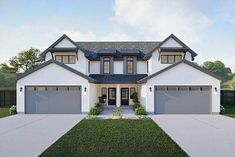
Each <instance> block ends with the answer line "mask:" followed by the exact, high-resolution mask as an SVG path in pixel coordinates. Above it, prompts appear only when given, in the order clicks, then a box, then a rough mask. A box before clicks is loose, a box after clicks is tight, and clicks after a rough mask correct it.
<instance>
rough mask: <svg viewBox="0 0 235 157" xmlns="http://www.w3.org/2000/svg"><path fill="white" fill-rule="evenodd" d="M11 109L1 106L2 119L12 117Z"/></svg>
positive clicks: (0, 116) (0, 114)
mask: <svg viewBox="0 0 235 157" xmlns="http://www.w3.org/2000/svg"><path fill="white" fill-rule="evenodd" d="M9 108H10V106H0V118H3V117H7V116H10V113H9Z"/></svg>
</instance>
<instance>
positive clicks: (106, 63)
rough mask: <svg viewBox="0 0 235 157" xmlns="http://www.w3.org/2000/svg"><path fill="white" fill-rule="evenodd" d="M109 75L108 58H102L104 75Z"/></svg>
mask: <svg viewBox="0 0 235 157" xmlns="http://www.w3.org/2000/svg"><path fill="white" fill-rule="evenodd" d="M109 73H110V58H109V57H104V74H109Z"/></svg>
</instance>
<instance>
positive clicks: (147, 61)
mask: <svg viewBox="0 0 235 157" xmlns="http://www.w3.org/2000/svg"><path fill="white" fill-rule="evenodd" d="M147 73H149V61H147Z"/></svg>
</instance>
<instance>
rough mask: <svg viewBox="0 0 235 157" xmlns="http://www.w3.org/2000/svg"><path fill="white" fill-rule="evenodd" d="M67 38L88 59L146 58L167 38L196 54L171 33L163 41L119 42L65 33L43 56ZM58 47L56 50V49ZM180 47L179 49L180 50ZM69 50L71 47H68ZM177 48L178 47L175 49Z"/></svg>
mask: <svg viewBox="0 0 235 157" xmlns="http://www.w3.org/2000/svg"><path fill="white" fill-rule="evenodd" d="M65 38H67V39H68V40H69V41H71V42H72V43H73V44H74V45H75V46H76V47H75V48H73V49H72V51H76V50H77V49H80V50H81V51H82V52H83V53H84V54H85V56H86V57H87V58H88V59H89V60H99V58H100V56H102V55H114V58H116V59H122V58H123V56H124V55H137V59H140V60H147V59H149V58H150V57H151V55H152V53H153V52H154V50H156V49H159V48H160V46H161V45H162V44H164V43H165V42H166V41H167V40H168V39H169V38H173V39H174V40H176V41H177V42H178V43H179V44H180V45H181V46H182V47H183V48H182V49H183V50H184V51H186V50H187V51H189V52H190V53H191V54H192V59H194V57H195V56H197V54H196V53H195V52H194V51H193V50H191V49H190V48H189V47H188V46H187V45H185V44H184V43H183V42H182V41H181V40H179V39H178V38H177V37H176V36H175V35H173V34H171V35H170V36H168V37H167V38H166V39H165V40H163V41H119V42H74V41H72V40H71V39H70V38H69V37H68V36H66V35H65V34H64V35H63V36H62V37H60V38H59V39H58V40H57V41H55V42H54V43H53V44H52V45H51V46H49V47H48V48H47V49H46V50H45V51H44V52H43V53H42V54H41V56H42V57H45V55H46V53H47V52H49V51H58V50H59V49H58V48H55V45H56V44H58V43H59V42H60V41H62V40H63V39H65ZM57 49H58V50H57ZM173 49H177V48H175V47H173V48H172V49H171V48H168V49H167V50H168V51H169V52H170V51H173ZM182 49H181V50H182ZM70 50H71V49H70ZM177 50H178V49H177Z"/></svg>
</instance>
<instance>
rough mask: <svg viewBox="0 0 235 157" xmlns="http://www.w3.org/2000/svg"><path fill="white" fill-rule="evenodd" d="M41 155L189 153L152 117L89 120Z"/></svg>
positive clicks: (108, 156) (84, 121)
mask: <svg viewBox="0 0 235 157" xmlns="http://www.w3.org/2000/svg"><path fill="white" fill-rule="evenodd" d="M40 156H42V157H47V156H56V157H61V156H69V157H73V156H89V157H92V156H102V157H110V156H112V157H115V156H122V157H125V156H126V157H127V156H128V157H132V156H135V157H138V156H139V157H143V156H147V157H148V156H149V157H151V156H167V157H169V156H174V157H177V156H187V154H186V153H185V152H184V151H183V150H182V149H181V148H180V147H179V146H178V145H177V144H176V143H175V142H174V141H173V140H171V139H170V138H169V137H168V136H167V135H166V134H165V133H164V132H163V131H162V130H161V129H160V128H159V127H158V125H156V123H154V122H153V121H152V120H151V119H142V120H111V119H109V120H97V119H85V120H82V121H81V122H80V123H78V124H77V125H76V126H75V127H74V128H72V129H71V130H70V131H69V132H68V133H66V134H65V135H64V136H63V137H61V138H60V139H59V140H58V141H57V142H55V143H54V144H53V145H51V146H50V147H49V148H48V149H47V150H46V151H45V152H43V153H42V154H41V155H40Z"/></svg>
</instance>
